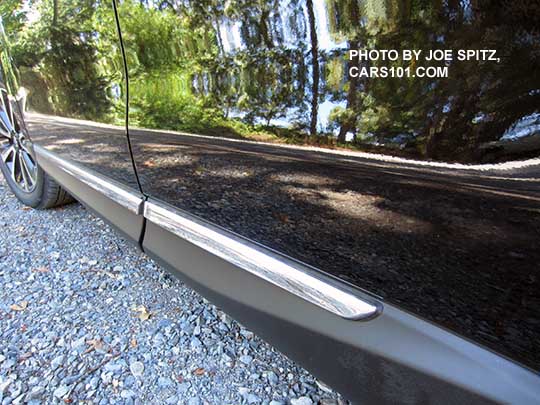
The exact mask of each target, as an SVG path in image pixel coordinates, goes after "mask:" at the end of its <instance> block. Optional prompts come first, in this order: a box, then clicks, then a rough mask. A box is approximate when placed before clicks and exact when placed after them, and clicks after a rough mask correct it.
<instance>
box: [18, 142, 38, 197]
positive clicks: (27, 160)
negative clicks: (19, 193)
mask: <svg viewBox="0 0 540 405" xmlns="http://www.w3.org/2000/svg"><path fill="white" fill-rule="evenodd" d="M19 159H20V160H21V173H22V175H23V178H24V183H25V186H26V190H27V191H30V190H31V189H32V187H34V184H35V172H36V171H35V165H34V164H33V162H32V158H31V157H30V155H28V153H27V152H25V151H24V150H21V151H20V152H19Z"/></svg>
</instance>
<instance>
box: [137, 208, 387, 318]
mask: <svg viewBox="0 0 540 405" xmlns="http://www.w3.org/2000/svg"><path fill="white" fill-rule="evenodd" d="M144 217H145V218H146V219H147V220H149V221H151V222H153V223H155V224H156V225H158V226H161V227H162V228H164V229H166V230H168V231H169V232H171V233H173V234H175V235H177V236H179V237H180V238H182V239H185V240H187V241H188V242H191V243H193V244H194V245H196V246H198V247H200V248H202V249H204V250H206V251H208V252H210V253H212V254H214V255H216V256H218V257H220V258H221V259H223V260H226V261H227V262H229V263H232V264H234V265H235V266H237V267H239V268H241V269H243V270H245V271H248V272H249V273H251V274H253V275H255V276H257V277H260V278H262V279H264V280H266V281H268V282H269V283H271V284H274V285H276V286H278V287H280V288H282V289H284V290H286V291H288V292H290V293H291V294H294V295H296V296H297V297H300V298H302V299H304V300H306V301H308V302H310V303H312V304H315V305H317V306H319V307H321V308H324V309H325V310H327V311H330V312H332V313H334V314H336V315H338V316H341V317H343V318H346V319H351V320H366V319H371V318H373V317H374V316H375V315H377V314H378V313H379V310H380V308H379V307H378V306H377V304H375V303H370V302H368V301H367V300H365V299H363V298H360V297H359V296H358V295H359V294H355V292H354V291H353V290H352V289H351V290H350V291H349V290H347V289H346V288H345V287H344V286H341V285H340V283H339V281H337V280H333V279H332V278H331V277H328V276H325V275H324V274H322V273H320V272H319V271H317V270H316V269H314V268H311V267H309V266H307V265H303V264H301V263H298V262H296V261H293V260H292V259H288V258H286V257H283V256H281V255H279V254H277V253H273V252H272V251H271V250H269V249H265V248H263V247H261V246H258V245H257V244H256V243H253V242H250V241H247V240H245V239H244V238H241V237H239V236H236V235H235V234H233V233H230V232H227V231H225V230H222V229H220V228H219V227H217V226H213V225H211V224H208V223H206V222H205V221H203V220H200V219H198V218H196V217H194V216H192V215H190V214H188V213H186V212H182V211H180V210H178V209H176V208H173V207H169V206H168V205H165V204H162V203H158V202H155V201H147V202H145V203H144Z"/></svg>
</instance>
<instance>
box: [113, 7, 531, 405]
mask: <svg viewBox="0 0 540 405" xmlns="http://www.w3.org/2000/svg"><path fill="white" fill-rule="evenodd" d="M492 3H493V4H492ZM519 5H520V7H511V10H508V9H506V8H504V7H502V6H500V5H499V4H498V3H497V4H495V2H490V1H487V2H481V4H480V3H478V4H477V3H475V2H442V3H441V2H427V3H422V5H419V4H416V3H414V4H412V3H410V2H399V1H391V2H386V3H383V2H375V1H373V2H372V1H367V2H357V1H326V2H322V1H311V0H305V1H295V0H292V1H285V2H274V1H257V2H252V1H243V0H238V1H228V2H217V1H205V2H199V1H197V2H195V1H193V2H192V1H182V2H174V1H173V2H163V3H159V4H157V3H152V4H145V5H140V4H139V3H138V2H136V1H124V2H122V3H121V4H119V14H120V22H121V26H122V34H123V38H124V46H125V48H126V54H127V64H128V71H129V80H130V97H129V133H130V137H131V141H132V146H133V156H134V159H135V163H136V166H137V171H138V174H139V178H140V180H141V186H142V189H143V191H144V193H145V194H146V195H148V197H149V198H148V201H147V202H146V203H145V218H146V220H147V223H146V232H145V236H144V241H143V247H144V249H145V251H147V252H148V253H149V254H151V255H153V256H154V257H157V258H158V259H159V260H161V262H162V263H164V264H165V265H166V266H168V267H169V268H171V269H173V270H174V271H175V272H176V273H177V274H178V275H179V276H181V277H183V278H184V279H186V280H187V281H189V282H190V283H191V284H192V285H193V286H194V287H195V288H196V289H198V290H199V291H200V292H202V293H203V294H205V295H206V296H209V297H211V298H212V299H213V300H214V301H215V302H216V303H218V304H219V305H221V306H223V307H224V308H225V309H226V310H228V311H230V312H231V313H232V314H233V315H234V316H235V317H237V318H238V319H239V320H240V321H241V322H245V323H246V324H248V325H249V326H250V327H252V328H253V329H254V330H255V331H257V332H258V333H259V334H261V336H263V337H265V338H267V339H269V340H270V341H271V342H272V343H274V344H275V345H276V346H277V347H278V348H280V349H281V350H283V351H284V352H286V353H287V354H289V355H290V356H292V357H293V358H294V359H297V360H298V361H300V362H301V363H302V364H303V365H305V366H306V367H307V368H308V369H310V370H311V371H312V372H314V373H315V374H316V375H318V376H321V378H322V379H323V380H324V381H327V382H329V383H330V384H331V385H332V386H334V387H336V388H337V389H338V390H339V391H341V392H343V393H344V394H345V395H346V396H347V397H348V398H351V399H366V398H367V399H368V400H371V401H373V402H377V403H380V402H388V403H392V402H396V401H400V402H410V403H417V402H433V403H437V402H458V401H460V402H461V401H465V402H470V401H477V402H482V401H488V402H489V401H502V402H517V403H519V402H521V401H525V402H527V401H530V400H533V398H538V396H537V395H538V390H537V388H533V387H534V386H535V385H536V386H538V374H537V372H538V370H539V369H540V357H539V353H540V350H538V349H539V346H538V339H537V336H538V333H539V332H540V330H539V326H540V323H539V320H540V313H539V312H538V309H539V308H540V307H539V306H538V305H537V304H538V303H539V302H540V301H539V300H540V295H539V291H540V285H539V280H540V267H539V266H538V263H539V260H540V245H539V242H538V240H539V239H538V231H539V229H540V228H539V226H540V222H539V217H538V215H537V214H538V203H539V201H540V188H539V183H538V179H539V176H538V173H539V169H538V163H539V162H538V147H537V146H531V147H528V148H526V151H525V152H523V153H521V152H520V153H519V154H514V155H512V154H506V155H505V153H502V154H499V155H493V154H489V153H487V151H489V150H491V149H490V148H491V147H490V146H489V145H490V142H498V144H497V145H499V144H504V143H505V142H507V140H508V139H509V138H512V136H514V137H515V138H516V139H517V138H518V136H517V133H518V132H519V131H518V130H519V129H520V128H522V127H527V128H528V131H530V132H531V131H532V132H531V133H533V132H534V131H537V129H536V130H535V128H536V127H535V126H534V125H536V124H534V123H535V122H536V121H535V120H536V119H537V115H538V106H539V104H538V90H537V89H538V88H539V85H540V83H539V82H538V75H537V73H534V72H538V68H539V66H540V65H539V60H538V53H537V52H538V50H539V49H540V48H539V46H540V45H539V42H538V38H537V37H535V36H534V35H535V34H534V35H533V31H534V30H535V28H534V27H536V26H537V25H536V24H535V21H538V18H539V15H538V10H534V9H533V8H531V7H532V6H529V5H528V3H527V2H519ZM529 34H530V35H529ZM365 49H374V50H376V51H377V50H380V51H383V50H389V49H391V50H394V51H396V52H397V53H398V54H399V55H402V56H399V57H398V58H397V59H393V56H392V54H389V55H387V57H385V56H384V55H383V53H382V52H381V53H373V54H371V55H370V56H361V55H363V53H361V52H360V51H361V50H365ZM411 49H412V50H415V51H420V52H423V53H422V58H421V59H418V60H416V59H414V60H413V59H412V58H409V59H407V58H406V57H405V56H403V55H405V54H404V52H403V51H407V50H411ZM440 49H443V50H444V49H450V50H452V52H455V53H452V57H451V59H443V60H437V57H433V56H432V55H431V51H433V50H440ZM479 49H482V50H487V51H489V52H486V53H482V55H480V53H479V52H477V51H478V50H479ZM470 50H472V53H469V52H468V51H470ZM460 51H464V52H463V53H461V52H460ZM493 51H495V52H493ZM409 54H410V53H409ZM443 55H444V53H443ZM460 58H461V59H460ZM383 68H384V69H383ZM503 149H504V148H503ZM366 152H370V153H366ZM508 153H509V152H508ZM497 159H498V160H497ZM502 161H507V163H504V164H502V163H501V164H491V165H489V164H484V163H485V162H492V163H493V162H494V163H497V162H502ZM239 269H241V270H243V271H238V270H239ZM297 276H298V277H297ZM299 280H300V281H299ZM349 299H350V301H348V300H349ZM355 300H356V301H355ZM359 301H360V302H363V303H364V304H365V306H363V307H362V305H361V304H360V303H359ZM344 302H348V303H350V304H351V305H350V306H349V305H347V304H344ZM530 369H532V370H534V371H535V372H536V375H535V374H534V373H531V372H530V371H529V370H530ZM502 370H504V371H502ZM510 376H511V377H510ZM535 391H536V393H534V394H533V392H535ZM529 394H530V395H531V396H530V397H529V396H528V395H529ZM521 395H523V396H521ZM518 398H519V399H518Z"/></svg>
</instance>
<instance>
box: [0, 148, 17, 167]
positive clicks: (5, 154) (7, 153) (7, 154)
mask: <svg viewBox="0 0 540 405" xmlns="http://www.w3.org/2000/svg"><path fill="white" fill-rule="evenodd" d="M14 152H15V148H14V147H13V145H9V146H8V147H7V148H6V150H4V151H2V161H3V162H4V163H5V164H6V165H8V163H9V162H12V161H13V155H14ZM10 158H11V160H10Z"/></svg>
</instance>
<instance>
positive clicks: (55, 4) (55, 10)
mask: <svg viewBox="0 0 540 405" xmlns="http://www.w3.org/2000/svg"><path fill="white" fill-rule="evenodd" d="M59 1H60V0H53V18H52V26H53V27H56V23H57V22H58V2H59Z"/></svg>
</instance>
